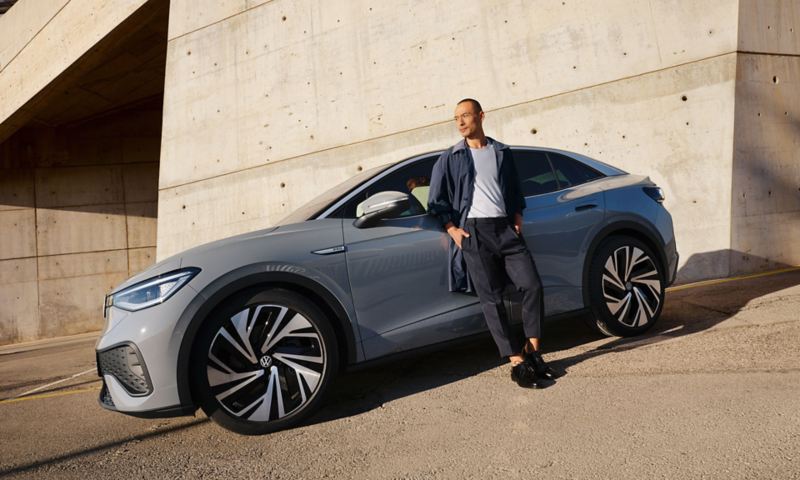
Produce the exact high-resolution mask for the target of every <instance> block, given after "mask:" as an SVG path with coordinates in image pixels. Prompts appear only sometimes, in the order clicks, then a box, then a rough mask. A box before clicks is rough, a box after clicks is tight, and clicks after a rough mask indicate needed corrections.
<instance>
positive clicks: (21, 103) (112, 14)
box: [0, 0, 146, 141]
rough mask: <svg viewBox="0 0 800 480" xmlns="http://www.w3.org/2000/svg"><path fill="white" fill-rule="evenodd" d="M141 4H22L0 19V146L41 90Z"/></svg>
mask: <svg viewBox="0 0 800 480" xmlns="http://www.w3.org/2000/svg"><path fill="white" fill-rule="evenodd" d="M145 3H146V0H25V1H22V2H18V3H17V4H16V5H14V8H13V9H10V10H9V11H8V12H7V13H6V14H5V15H2V16H0V141H3V140H5V139H6V138H7V137H8V136H9V135H11V134H12V133H13V132H14V131H16V130H17V129H19V128H21V127H23V126H24V125H26V124H27V122H28V120H29V119H30V118H31V117H32V116H34V115H35V113H36V111H35V108H34V106H33V105H31V104H30V102H31V100H34V99H35V97H36V96H37V95H39V94H40V93H41V92H42V90H43V89H44V88H45V87H46V86H47V85H48V84H50V83H51V82H53V81H54V80H56V78H58V77H59V76H60V75H62V74H63V73H64V72H65V71H66V70H68V69H69V67H70V66H72V65H73V64H74V63H75V62H76V61H77V60H78V59H79V58H81V57H82V56H83V55H85V54H86V53H87V52H89V51H90V49H92V48H93V47H96V45H97V44H98V42H100V41H101V40H102V39H103V38H104V37H105V36H107V35H108V34H109V33H110V32H111V31H113V30H114V29H115V28H116V27H118V26H119V25H120V24H121V23H122V22H123V21H124V20H125V19H127V18H128V17H130V16H131V15H132V14H133V13H134V12H135V11H136V10H137V9H138V8H140V7H141V6H142V5H143V4H145Z"/></svg>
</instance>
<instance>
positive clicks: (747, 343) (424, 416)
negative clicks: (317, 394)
mask: <svg viewBox="0 0 800 480" xmlns="http://www.w3.org/2000/svg"><path fill="white" fill-rule="evenodd" d="M798 285H800V272H798V271H795V272H791V273H784V274H780V275H773V276H768V277H761V278H755V279H750V280H739V281H734V282H728V283H723V284H718V285H712V286H703V287H696V288H691V289H684V290H674V291H671V292H669V293H668V298H667V303H666V309H665V311H664V316H663V317H662V319H661V320H660V322H659V323H658V324H656V326H655V328H654V330H653V331H651V332H650V333H648V334H647V335H645V336H643V337H639V338H634V339H625V340H619V339H607V338H602V339H601V338H598V337H596V336H593V335H590V334H588V333H587V330H586V328H585V327H584V325H583V324H582V323H581V319H579V318H574V319H566V320H563V321H561V322H559V323H556V324H548V325H547V327H546V330H545V337H546V339H547V341H546V344H545V345H546V352H545V358H546V359H547V360H549V361H551V362H552V363H553V364H554V365H556V366H557V367H559V368H564V369H566V371H567V374H566V376H564V377H562V378H561V379H559V380H558V383H557V384H556V385H555V386H553V387H551V388H549V389H546V390H541V391H530V390H523V389H520V388H518V387H517V386H516V385H514V384H513V383H512V382H511V381H510V380H509V378H508V365H498V363H497V357H496V350H495V347H494V345H493V344H492V342H491V340H490V339H488V338H487V339H485V340H482V341H479V342H476V343H474V344H472V345H469V346H465V347H459V348H451V349H448V350H444V351H442V352H440V353H437V354H433V355H428V356H425V357H418V358H416V359H412V360H407V361H403V362H398V363H394V364H390V365H387V366H384V367H381V368H375V369H371V370H367V371H363V372H360V373H355V374H349V375H346V376H343V377H340V378H339V382H338V384H337V385H336V387H335V389H334V391H333V392H332V395H331V396H330V397H329V399H328V402H327V404H326V405H325V407H324V408H323V409H322V411H320V412H319V414H317V415H316V416H314V417H313V418H312V419H311V420H310V421H309V422H307V424H306V425H304V426H301V427H298V428H295V429H293V430H288V431H284V432H279V433H276V434H272V435H269V436H264V437H240V436H236V435H234V434H231V433H229V432H227V431H225V430H222V429H221V428H219V427H217V426H216V425H214V424H213V423H210V422H208V421H207V420H206V419H205V417H203V416H202V415H200V416H198V418H196V419H191V418H189V419H173V420H141V419H135V418H130V417H125V416H123V415H120V414H114V413H109V412H106V411H104V410H102V409H101V407H99V406H98V405H97V402H96V396H97V394H98V390H97V388H98V387H97V385H98V382H97V380H96V378H95V377H93V375H94V374H93V373H92V372H90V373H88V374H86V375H83V376H79V377H77V378H74V379H72V380H69V381H66V382H63V383H59V384H56V385H53V386H51V387H49V388H46V389H44V390H42V391H40V393H43V394H44V395H45V397H43V398H36V397H33V398H31V399H29V400H25V401H21V402H16V403H8V402H5V403H0V414H1V415H2V418H3V422H2V423H1V424H0V436H2V438H3V439H7V438H9V439H10V438H13V439H14V441H12V442H4V448H3V449H2V450H0V474H3V473H5V474H7V475H8V476H9V477H12V478H17V477H19V478H29V477H36V478H81V479H83V478H86V476H87V475H89V476H90V477H95V476H96V477H147V478H151V477H152V478H167V477H170V478H172V477H192V478H196V477H201V476H207V477H214V478H217V477H235V478H275V479H294V478H298V479H299V478H326V477H330V478H454V479H456V478H457V479H462V478H531V477H534V476H537V477H540V476H544V477H546V478H632V479H634V478H635V479H640V478H731V479H752V478H764V479H773V478H787V479H791V478H800V471H798V469H797V462H796V460H797V458H798V456H800V433H799V432H800V400H798V399H800V369H798V365H800V353H798V351H797V349H796V345H797V342H798V341H800V318H798V316H797V314H796V312H797V310H798V308H800V286H798ZM11 352H16V353H11ZM93 362H94V354H93V344H92V340H91V339H81V338H80V337H78V338H74V339H67V340H66V341H64V342H61V343H58V344H51V345H50V346H44V347H43V346H42V345H41V344H40V345H39V346H23V347H14V346H9V347H3V348H0V398H9V397H11V396H14V395H17V394H20V393H23V392H25V391H28V390H31V389H33V388H36V387H37V386H39V385H42V384H45V383H50V382H53V381H58V380H59V379H62V378H64V377H67V376H69V375H72V374H74V373H80V372H85V371H86V370H91V369H92V368H93ZM87 389H88V391H87ZM52 395H55V396H52ZM43 432H46V433H43ZM43 435H46V437H47V438H46V440H47V441H43Z"/></svg>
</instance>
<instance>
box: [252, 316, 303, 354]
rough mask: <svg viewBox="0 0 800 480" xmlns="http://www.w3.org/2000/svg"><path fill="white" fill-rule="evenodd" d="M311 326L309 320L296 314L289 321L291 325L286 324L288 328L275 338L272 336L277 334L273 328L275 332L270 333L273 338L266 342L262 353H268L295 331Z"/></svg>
mask: <svg viewBox="0 0 800 480" xmlns="http://www.w3.org/2000/svg"><path fill="white" fill-rule="evenodd" d="M275 325H278V322H276V323H275ZM310 326H311V324H310V323H309V322H308V320H306V318H305V317H304V316H302V315H300V314H299V313H295V314H294V317H292V319H291V320H289V323H288V324H286V326H285V327H283V328H282V329H281V330H280V331H279V332H278V334H277V335H275V336H274V337H273V336H272V335H273V333H275V332H274V327H273V331H272V332H270V337H271V338H267V341H266V342H264V347H263V348H262V349H261V351H263V352H268V351H269V350H270V349H271V348H272V347H273V346H274V345H275V344H276V343H278V342H279V341H280V340H281V339H282V338H284V337H286V336H288V335H292V334H293V332H294V331H295V330H303V329H306V328H308V327H310ZM295 335H297V334H295ZM301 336H302V335H301Z"/></svg>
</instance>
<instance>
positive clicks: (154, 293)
mask: <svg viewBox="0 0 800 480" xmlns="http://www.w3.org/2000/svg"><path fill="white" fill-rule="evenodd" d="M198 273H200V269H199V268H194V267H190V268H184V269H181V270H176V271H173V272H169V273H165V274H163V275H159V276H157V277H154V278H150V279H148V280H145V281H143V282H139V283H137V284H136V285H131V286H130V287H128V288H126V289H124V290H120V291H119V292H117V293H115V294H113V295H109V298H108V299H107V301H106V305H105V306H106V308H108V307H110V306H112V305H113V306H115V307H117V308H121V309H123V310H128V311H129V312H135V311H137V310H141V309H143V308H147V307H152V306H153V305H158V304H160V303H163V302H164V301H166V300H167V299H168V298H169V297H171V296H172V295H174V294H175V292H177V291H178V290H180V289H181V287H183V286H184V285H186V284H187V283H188V282H189V280H191V279H192V278H193V277H194V276H195V275H197V274H198Z"/></svg>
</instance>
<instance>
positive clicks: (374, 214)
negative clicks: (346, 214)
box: [353, 191, 409, 228]
mask: <svg viewBox="0 0 800 480" xmlns="http://www.w3.org/2000/svg"><path fill="white" fill-rule="evenodd" d="M408 206H409V200H408V194H407V193H402V192H392V191H389V192H380V193H376V194H375V195H373V196H371V197H369V198H368V199H366V200H364V201H363V202H361V203H359V204H358V206H357V207H356V211H357V212H361V214H360V215H359V217H358V218H356V220H355V222H353V226H355V227H356V228H369V227H374V226H375V225H377V223H378V221H380V220H382V219H384V218H391V217H394V216H396V215H399V214H400V213H402V212H404V211H406V210H408Z"/></svg>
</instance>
